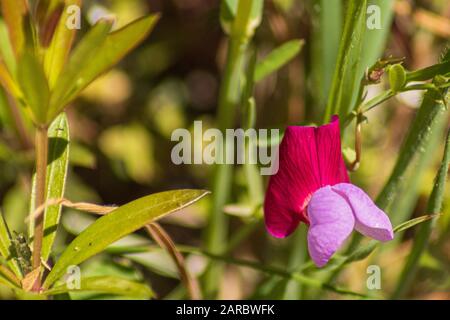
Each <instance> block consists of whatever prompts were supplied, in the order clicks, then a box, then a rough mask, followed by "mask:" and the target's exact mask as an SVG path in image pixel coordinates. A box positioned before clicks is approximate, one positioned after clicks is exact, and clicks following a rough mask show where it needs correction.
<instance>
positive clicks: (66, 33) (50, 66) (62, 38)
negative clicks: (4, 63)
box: [44, 0, 81, 89]
mask: <svg viewBox="0 0 450 320" xmlns="http://www.w3.org/2000/svg"><path fill="white" fill-rule="evenodd" d="M73 5H76V6H80V5H81V0H66V1H65V7H64V10H63V13H62V15H61V17H60V19H59V23H58V26H57V27H56V30H55V33H54V35H53V39H52V42H51V43H50V46H49V47H48V48H47V50H46V51H45V55H44V69H45V73H46V74H47V77H48V83H49V86H50V88H51V89H53V88H54V86H55V84H56V81H57V79H58V76H59V75H60V73H61V70H62V69H63V67H64V64H65V63H66V60H67V58H68V56H69V53H70V49H71V47H72V43H73V40H74V38H75V34H76V29H71V28H67V26H66V22H67V21H68V19H69V14H70V12H69V10H68V8H69V7H71V6H73Z"/></svg>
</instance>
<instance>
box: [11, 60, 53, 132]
mask: <svg viewBox="0 0 450 320" xmlns="http://www.w3.org/2000/svg"><path fill="white" fill-rule="evenodd" d="M17 81H18V83H19V85H20V87H21V90H22V93H23V98H24V100H25V103H26V105H27V106H28V107H30V110H31V114H32V117H33V121H34V122H35V123H36V124H39V125H42V124H46V123H47V109H48V103H49V99H50V89H49V87H48V82H47V78H46V76H45V72H44V69H43V68H42V65H41V64H40V63H39V61H38V60H37V58H36V57H35V56H34V55H33V54H31V53H29V52H25V53H24V54H23V55H22V56H21V58H20V60H19V63H18V65H17Z"/></svg>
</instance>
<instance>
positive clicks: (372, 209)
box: [333, 183, 394, 241]
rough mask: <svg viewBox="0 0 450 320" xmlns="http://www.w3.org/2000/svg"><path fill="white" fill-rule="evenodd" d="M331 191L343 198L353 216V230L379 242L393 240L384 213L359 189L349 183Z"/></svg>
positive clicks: (388, 222)
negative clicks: (350, 208)
mask: <svg viewBox="0 0 450 320" xmlns="http://www.w3.org/2000/svg"><path fill="white" fill-rule="evenodd" d="M333 190H335V191H336V192H338V193H339V194H341V195H342V196H343V197H345V198H346V199H347V201H348V203H349V204H350V206H351V207H352V209H353V214H354V215H355V221H356V223H355V229H356V230H357V231H358V232H360V233H362V234H363V235H365V236H368V237H371V238H374V239H377V240H379V241H389V240H392V239H394V232H393V231H392V224H391V221H390V220H389V218H388V216H387V215H386V213H384V212H383V211H382V210H381V209H380V208H378V207H377V206H376V205H375V203H373V201H372V199H370V197H369V196H368V195H367V194H366V193H365V192H364V191H363V190H361V189H360V188H358V187H357V186H355V185H353V184H350V183H340V184H337V185H335V186H333Z"/></svg>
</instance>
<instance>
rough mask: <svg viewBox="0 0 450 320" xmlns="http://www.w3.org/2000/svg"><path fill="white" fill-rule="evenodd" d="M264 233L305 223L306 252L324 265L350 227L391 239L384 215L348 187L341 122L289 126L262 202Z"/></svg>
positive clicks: (362, 194) (287, 230)
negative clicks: (309, 125)
mask: <svg viewBox="0 0 450 320" xmlns="http://www.w3.org/2000/svg"><path fill="white" fill-rule="evenodd" d="M264 216H265V222H266V227H267V230H268V231H269V233H270V234H272V235H273V236H274V237H277V238H284V237H287V236H288V235H290V234H291V233H292V232H293V231H294V230H295V229H296V227H297V226H298V224H299V223H300V221H303V222H304V223H306V224H309V230H308V250H309V254H310V256H311V258H312V260H313V261H314V263H315V264H316V265H317V266H318V267H322V266H324V265H325V264H326V263H327V262H328V260H330V258H331V256H332V255H333V254H334V253H335V252H336V251H337V250H338V249H339V248H340V247H341V246H342V244H343V243H344V242H345V240H346V239H347V238H348V237H349V236H350V234H351V232H352V231H353V229H356V231H358V232H360V233H362V234H363V235H365V236H368V237H371V238H374V239H377V240H380V241H389V240H392V239H393V238H394V234H393V231H392V225H391V222H390V221H389V218H388V217H387V215H386V214H385V213H384V212H383V211H382V210H380V209H379V208H378V207H377V206H376V205H375V204H374V203H373V201H372V200H371V199H370V198H369V196H368V195H367V194H366V193H365V192H364V191H363V190H361V189H360V188H358V187H356V186H355V185H353V184H351V183H350V181H349V178H348V174H347V170H346V168H345V164H344V160H343V158H342V152H341V138H340V129H339V119H338V117H337V116H334V117H333V118H332V121H331V123H329V124H327V125H324V126H321V127H318V128H315V127H298V126H292V127H288V128H287V130H286V133H285V135H284V138H283V141H282V142H281V145H280V151H279V170H278V172H277V173H276V174H275V175H273V176H272V177H271V178H270V181H269V186H268V189H267V192H266V197H265V202H264Z"/></svg>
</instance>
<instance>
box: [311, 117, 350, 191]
mask: <svg viewBox="0 0 450 320" xmlns="http://www.w3.org/2000/svg"><path fill="white" fill-rule="evenodd" d="M316 145H317V155H318V156H317V158H318V160H319V167H320V181H321V186H326V185H331V186H332V185H335V184H337V183H341V182H349V181H350V180H349V178H348V173H347V168H346V167H345V163H344V159H343V157H342V150H341V131H340V128H339V118H338V117H337V116H333V118H332V119H331V122H330V123H329V124H327V125H324V126H321V127H318V128H316Z"/></svg>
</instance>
